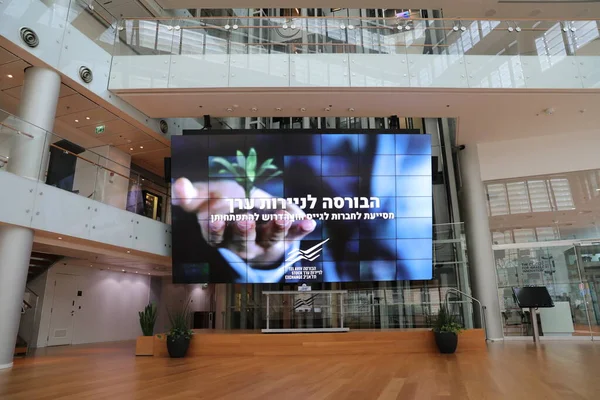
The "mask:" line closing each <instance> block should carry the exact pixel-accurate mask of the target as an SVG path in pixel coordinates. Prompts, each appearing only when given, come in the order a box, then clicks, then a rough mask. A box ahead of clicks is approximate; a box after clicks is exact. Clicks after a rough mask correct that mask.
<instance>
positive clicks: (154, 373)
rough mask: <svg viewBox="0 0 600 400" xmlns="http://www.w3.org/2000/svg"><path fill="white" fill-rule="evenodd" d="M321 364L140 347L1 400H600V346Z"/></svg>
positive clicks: (112, 350) (34, 375) (55, 365)
mask: <svg viewBox="0 0 600 400" xmlns="http://www.w3.org/2000/svg"><path fill="white" fill-rule="evenodd" d="M488 347H489V348H488V351H487V352H485V351H479V352H473V353H461V354H455V355H440V354H402V355H374V356H364V355H360V356H357V355H348V356H321V357H318V356H313V357H303V356H294V357H287V356H285V357H269V356H263V357H231V356H228V357H216V356H207V357H194V358H187V359H169V358H161V357H137V358H136V357H134V356H133V353H134V348H135V344H134V343H129V342H127V343H116V344H106V345H94V346H73V347H63V348H50V349H45V350H41V351H37V353H36V354H35V356H33V357H30V358H25V359H17V360H15V366H14V367H13V369H12V370H0V399H2V400H17V399H26V400H44V399H47V400H50V399H52V400H57V399H77V400H85V399H117V400H120V399H124V400H129V399H134V400H135V399H140V400H141V399H144V400H147V399H166V400H168V399H177V400H180V399H232V400H238V399H243V400H252V399H257V400H258V399H261V400H262V399H277V400H293V399H302V400H308V399H332V400H341V399H353V400H369V399H386V400H387V399H460V400H470V399H473V400H483V399H502V400H505V399H511V400H512V399H527V400H532V399H550V400H552V399H557V400H558V399H560V400H565V399H598V398H600V397H599V395H598V393H600V379H599V377H600V375H599V371H600V343H599V342H567V341H563V342H558V341H557V342H549V343H544V344H542V345H541V346H540V347H539V348H535V346H534V345H533V344H531V343H524V342H508V343H492V344H489V345H488Z"/></svg>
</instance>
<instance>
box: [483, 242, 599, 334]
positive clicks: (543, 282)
mask: <svg viewBox="0 0 600 400" xmlns="http://www.w3.org/2000/svg"><path fill="white" fill-rule="evenodd" d="M494 256H495V259H496V273H497V282H498V296H499V299H500V309H501V314H502V324H503V326H504V335H505V336H506V337H510V336H532V335H533V326H532V324H531V321H532V319H531V315H530V310H529V309H521V308H519V307H518V305H517V304H516V302H515V300H514V296H513V292H512V288H513V287H523V286H546V287H547V288H548V292H549V293H550V296H551V297H552V300H553V301H554V305H555V306H554V307H553V308H548V309H539V310H537V313H538V325H539V332H540V336H548V337H557V336H560V337H577V336H591V325H590V309H589V308H590V305H591V302H590V301H589V300H590V298H589V291H586V287H587V286H588V285H587V283H586V282H584V280H583V279H584V278H583V276H582V274H581V268H580V264H579V262H578V256H577V249H576V247H574V246H572V245H566V246H554V247H519V248H515V247H511V248H506V249H496V250H495V251H494Z"/></svg>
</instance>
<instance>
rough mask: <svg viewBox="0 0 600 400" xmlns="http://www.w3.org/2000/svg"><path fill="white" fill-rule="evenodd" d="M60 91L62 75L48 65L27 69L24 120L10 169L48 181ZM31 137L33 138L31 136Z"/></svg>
mask: <svg viewBox="0 0 600 400" xmlns="http://www.w3.org/2000/svg"><path fill="white" fill-rule="evenodd" d="M59 93H60V75H58V74H57V73H56V72H55V71H53V70H51V69H47V68H39V67H30V68H27V70H25V81H24V83H23V89H22V92H21V103H20V104H19V112H18V117H19V118H21V119H22V120H23V127H22V129H21V130H22V131H23V132H25V133H27V134H28V135H29V136H25V135H20V136H18V137H17V138H16V140H15V142H14V145H13V146H12V148H11V150H10V162H9V163H8V169H7V171H8V172H12V173H14V174H16V175H20V176H24V177H26V178H31V179H37V180H40V181H42V182H45V181H46V168H47V164H48V157H49V151H48V148H49V146H50V143H51V138H52V135H51V134H49V132H52V129H53V128H54V117H55V116H56V106H57V105H58V94H59ZM30 136H31V137H30Z"/></svg>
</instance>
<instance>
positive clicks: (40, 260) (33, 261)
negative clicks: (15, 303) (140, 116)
mask: <svg viewBox="0 0 600 400" xmlns="http://www.w3.org/2000/svg"><path fill="white" fill-rule="evenodd" d="M61 258H62V256H58V255H55V254H46V253H39V252H35V251H34V252H32V253H31V258H30V259H29V271H28V274H27V283H30V282H31V281H33V280H34V279H35V278H37V277H38V276H40V275H42V274H43V273H44V272H46V270H48V268H50V267H51V266H52V265H53V264H54V263H56V262H57V261H59V260H60V259H61ZM38 300H39V296H38V294H37V293H35V292H34V291H33V290H31V289H30V288H29V287H27V286H26V287H25V293H24V295H23V304H22V305H21V323H23V321H27V320H28V321H30V322H33V320H34V318H35V313H36V310H37V307H38ZM32 325H33V324H32ZM30 334H31V332H28V333H27V335H25V336H28V337H30V336H29V335H30ZM28 350H29V344H28V343H27V341H26V340H25V339H24V338H23V337H21V336H17V343H16V345H15V353H14V355H15V357H16V356H26V355H27V352H28Z"/></svg>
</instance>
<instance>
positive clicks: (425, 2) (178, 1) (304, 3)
mask: <svg viewBox="0 0 600 400" xmlns="http://www.w3.org/2000/svg"><path fill="white" fill-rule="evenodd" d="M156 1H157V2H158V4H160V5H161V6H162V7H163V8H165V9H182V8H218V9H224V8H257V7H262V8H295V7H299V6H300V7H302V8H330V7H331V8H335V7H344V8H353V9H359V8H366V7H368V8H390V9H395V8H398V7H402V8H405V9H429V10H440V9H441V10H443V11H444V17H446V18H451V17H464V18H469V17H494V18H501V17H507V18H527V17H534V18H560V19H567V18H585V17H590V18H592V17H594V16H595V17H596V18H597V17H600V3H599V2H598V1H596V0H591V1H581V0H579V1H576V0H575V1H573V0H571V1H570V0H559V1H554V0H525V1H522V0H511V1H506V2H501V1H500V2H499V1H497V0H404V1H402V2H398V1H395V0H370V1H365V0H327V1H323V0H301V1H298V0H201V1H200V0H156Z"/></svg>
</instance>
